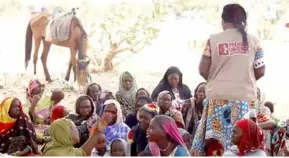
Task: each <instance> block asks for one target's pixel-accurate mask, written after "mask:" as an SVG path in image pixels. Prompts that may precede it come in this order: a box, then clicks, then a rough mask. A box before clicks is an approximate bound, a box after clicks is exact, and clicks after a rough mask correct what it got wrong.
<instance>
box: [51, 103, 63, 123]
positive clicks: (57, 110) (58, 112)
mask: <svg viewBox="0 0 289 158" xmlns="http://www.w3.org/2000/svg"><path fill="white" fill-rule="evenodd" d="M64 110H65V107H64V106H62V105H57V106H55V107H54V108H53V109H52V112H51V122H50V123H52V122H53V121H55V120H57V119H61V118H63V117H65V115H64Z"/></svg>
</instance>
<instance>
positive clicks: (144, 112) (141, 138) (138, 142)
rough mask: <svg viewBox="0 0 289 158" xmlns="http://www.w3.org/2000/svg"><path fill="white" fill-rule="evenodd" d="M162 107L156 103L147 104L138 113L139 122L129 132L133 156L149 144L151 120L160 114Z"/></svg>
mask: <svg viewBox="0 0 289 158" xmlns="http://www.w3.org/2000/svg"><path fill="white" fill-rule="evenodd" d="M159 113H160V108H159V106H157V105H155V104H145V105H144V106H142V107H141V108H140V110H139V112H138V114H137V119H138V122H139V124H138V125H136V126H134V127H132V129H131V131H130V132H129V134H128V139H129V141H130V142H131V149H130V150H131V156H137V155H138V154H139V153H141V152H142V151H144V149H145V147H146V146H147V144H148V139H147V129H148V128H149V124H150V121H151V120H152V118H154V117H155V116H156V115H159Z"/></svg>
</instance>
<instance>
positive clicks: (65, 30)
mask: <svg viewBox="0 0 289 158" xmlns="http://www.w3.org/2000/svg"><path fill="white" fill-rule="evenodd" d="M73 17H74V15H73V14H67V13H59V14H58V15H56V16H55V17H51V19H50V20H49V21H48V24H47V26H46V33H45V40H46V41H47V42H52V41H56V42H61V41H65V40H68V38H69V31H70V24H71V20H72V18H73Z"/></svg>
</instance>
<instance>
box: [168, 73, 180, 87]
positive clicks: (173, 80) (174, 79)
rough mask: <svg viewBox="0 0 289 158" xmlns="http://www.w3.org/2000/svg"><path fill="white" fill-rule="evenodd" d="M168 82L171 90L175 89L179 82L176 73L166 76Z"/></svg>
mask: <svg viewBox="0 0 289 158" xmlns="http://www.w3.org/2000/svg"><path fill="white" fill-rule="evenodd" d="M168 81H169V84H170V85H171V86H172V87H173V88H177V87H178V84H179V82H180V76H179V75H178V74H176V73H173V74H170V75H169V76H168Z"/></svg>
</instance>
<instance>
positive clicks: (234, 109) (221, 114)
mask: <svg viewBox="0 0 289 158" xmlns="http://www.w3.org/2000/svg"><path fill="white" fill-rule="evenodd" d="M203 104H204V110H203V115H202V118H201V120H200V124H199V126H198V128H197V131H196V135H195V138H194V140H193V144H192V155H207V156H214V155H216V156H218V155H219V154H221V153H223V152H224V150H226V149H228V148H229V147H230V146H231V134H232V129H233V127H234V124H235V123H236V122H237V121H238V120H240V119H242V118H243V116H244V115H245V114H246V113H247V112H248V111H249V109H256V110H257V111H258V106H257V105H258V102H256V101H231V100H204V103H203ZM208 139H210V140H212V139H213V140H216V142H218V144H219V145H217V146H216V144H215V143H210V146H207V147H206V151H205V140H208ZM213 144H215V145H213ZM218 146H219V148H220V149H219V150H220V151H212V150H210V147H211V148H214V149H216V147H217V148H218ZM205 152H206V153H205ZM208 152H210V153H208Z"/></svg>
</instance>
